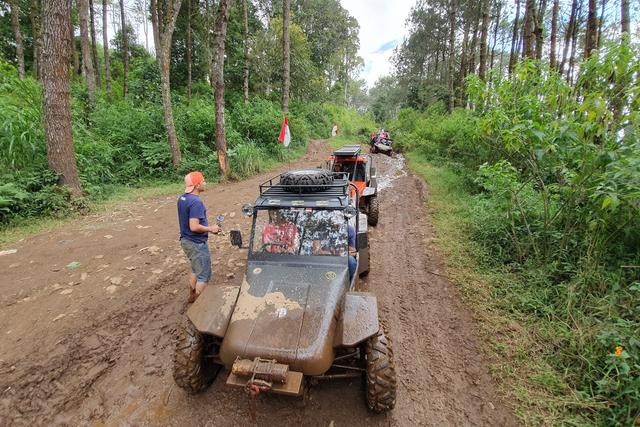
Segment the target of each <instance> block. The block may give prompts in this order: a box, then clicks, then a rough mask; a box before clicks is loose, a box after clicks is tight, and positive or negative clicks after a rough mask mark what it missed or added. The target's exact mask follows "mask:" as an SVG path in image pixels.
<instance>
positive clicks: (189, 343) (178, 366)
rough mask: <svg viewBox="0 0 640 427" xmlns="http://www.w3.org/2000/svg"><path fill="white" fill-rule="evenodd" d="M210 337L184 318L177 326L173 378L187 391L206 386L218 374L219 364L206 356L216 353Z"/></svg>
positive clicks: (198, 389)
mask: <svg viewBox="0 0 640 427" xmlns="http://www.w3.org/2000/svg"><path fill="white" fill-rule="evenodd" d="M217 347H218V346H217V344H215V343H214V342H213V339H212V337H208V336H205V335H203V334H201V333H200V332H198V331H197V330H196V328H195V327H194V326H193V324H192V323H191V322H190V321H189V319H187V318H185V319H184V321H183V322H182V324H181V325H180V326H179V327H178V331H177V337H176V341H175V349H174V353H173V379H174V380H175V382H176V384H177V385H178V387H180V388H182V389H184V390H186V391H187V392H189V393H198V392H201V391H202V390H204V389H205V388H207V387H208V386H209V385H210V384H211V383H212V382H213V380H214V379H215V378H216V375H218V371H219V370H220V368H221V366H220V365H217V364H215V363H213V361H212V360H211V359H209V358H207V356H209V355H212V354H214V353H217Z"/></svg>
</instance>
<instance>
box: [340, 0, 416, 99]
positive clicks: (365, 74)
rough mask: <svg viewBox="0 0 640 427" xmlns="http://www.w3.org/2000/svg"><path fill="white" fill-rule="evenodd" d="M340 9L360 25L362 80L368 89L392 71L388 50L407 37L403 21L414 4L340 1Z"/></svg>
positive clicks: (404, 0)
mask: <svg viewBox="0 0 640 427" xmlns="http://www.w3.org/2000/svg"><path fill="white" fill-rule="evenodd" d="M340 3H341V4H342V7H344V8H345V9H347V10H348V11H349V13H350V14H351V15H352V16H353V17H355V18H356V19H357V20H358V23H359V24H360V34H359V35H360V56H362V58H363V59H364V64H365V66H364V69H363V70H362V73H361V77H362V78H364V79H365V80H366V82H367V85H368V86H369V87H372V86H373V85H374V83H375V82H376V80H378V78H380V77H382V76H384V75H387V74H390V73H391V71H392V68H393V66H392V64H391V55H392V53H393V48H392V47H391V48H390V46H391V45H392V44H393V45H396V44H398V43H401V42H402V40H403V38H404V37H405V36H406V35H407V29H406V27H405V20H406V19H407V17H408V16H409V11H410V10H411V7H412V6H413V5H414V4H415V0H393V1H391V0H340Z"/></svg>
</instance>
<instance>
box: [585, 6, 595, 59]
mask: <svg viewBox="0 0 640 427" xmlns="http://www.w3.org/2000/svg"><path fill="white" fill-rule="evenodd" d="M597 47H598V5H597V4H596V0H589V11H588V12H587V30H586V32H585V37H584V58H585V59H587V58H589V57H590V56H591V52H593V51H594V50H595V49H596V48H597Z"/></svg>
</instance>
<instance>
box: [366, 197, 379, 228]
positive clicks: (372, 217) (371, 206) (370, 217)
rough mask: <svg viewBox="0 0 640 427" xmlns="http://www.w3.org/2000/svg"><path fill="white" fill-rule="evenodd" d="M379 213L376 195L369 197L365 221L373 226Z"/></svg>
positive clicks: (376, 222) (376, 223)
mask: <svg viewBox="0 0 640 427" xmlns="http://www.w3.org/2000/svg"><path fill="white" fill-rule="evenodd" d="M379 215H380V203H379V202H378V195H377V194H376V195H374V196H371V197H369V201H368V203H367V223H368V224H369V225H370V226H372V227H375V226H376V225H378V216H379Z"/></svg>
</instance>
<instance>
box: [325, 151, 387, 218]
mask: <svg viewBox="0 0 640 427" xmlns="http://www.w3.org/2000/svg"><path fill="white" fill-rule="evenodd" d="M361 150H362V148H361V147H360V145H359V144H358V145H345V146H343V147H341V148H340V149H338V150H336V151H334V152H333V154H332V155H331V156H329V160H328V161H327V165H326V167H327V169H328V170H329V171H331V172H341V173H346V174H347V178H348V179H349V181H351V183H352V184H353V185H354V186H355V188H356V189H357V190H358V191H357V194H358V196H359V201H358V203H359V207H360V210H361V211H362V212H364V213H366V214H367V221H368V224H369V225H371V226H373V227H375V226H376V225H377V224H378V218H379V216H380V205H379V203H378V179H377V176H376V168H375V167H374V165H373V157H371V156H370V155H368V154H362V153H361V152H360V151H361ZM350 192H351V196H352V197H353V196H354V195H355V193H354V190H353V189H352V190H351V191H350Z"/></svg>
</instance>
